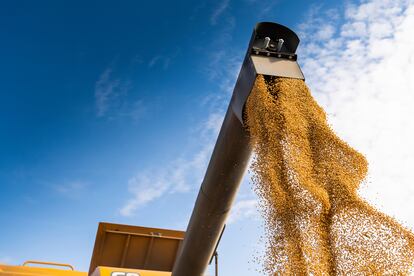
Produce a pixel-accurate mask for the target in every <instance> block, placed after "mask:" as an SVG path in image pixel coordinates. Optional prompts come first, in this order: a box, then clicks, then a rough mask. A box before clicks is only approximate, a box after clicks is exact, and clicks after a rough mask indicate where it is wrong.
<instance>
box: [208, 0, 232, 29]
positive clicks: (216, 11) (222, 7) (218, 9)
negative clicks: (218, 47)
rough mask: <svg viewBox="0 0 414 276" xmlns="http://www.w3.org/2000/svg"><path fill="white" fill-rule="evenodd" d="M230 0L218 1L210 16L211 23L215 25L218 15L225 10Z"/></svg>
mask: <svg viewBox="0 0 414 276" xmlns="http://www.w3.org/2000/svg"><path fill="white" fill-rule="evenodd" d="M229 4H230V0H222V1H220V2H219V5H218V6H217V7H216V8H215V9H214V11H213V13H212V14H211V17H210V23H211V25H216V24H217V21H218V19H219V18H220V16H221V15H222V14H223V13H224V12H225V11H226V9H227V8H228V7H229Z"/></svg>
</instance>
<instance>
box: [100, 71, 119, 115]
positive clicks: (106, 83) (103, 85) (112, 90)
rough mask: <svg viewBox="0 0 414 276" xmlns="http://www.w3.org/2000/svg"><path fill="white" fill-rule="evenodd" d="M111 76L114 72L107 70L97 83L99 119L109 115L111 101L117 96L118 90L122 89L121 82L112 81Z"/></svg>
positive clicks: (117, 80)
mask: <svg viewBox="0 0 414 276" xmlns="http://www.w3.org/2000/svg"><path fill="white" fill-rule="evenodd" d="M111 74H112V70H111V69H110V68H107V69H106V70H105V71H103V72H102V74H101V75H100V76H99V79H98V81H97V82H96V83H95V104H96V115H97V116H98V117H102V116H104V115H105V114H106V113H107V111H108V108H109V104H110V100H111V99H112V98H114V97H116V96H117V89H119V88H120V80H119V79H112V78H111Z"/></svg>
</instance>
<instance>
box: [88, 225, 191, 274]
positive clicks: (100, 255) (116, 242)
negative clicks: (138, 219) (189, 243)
mask: <svg viewBox="0 0 414 276" xmlns="http://www.w3.org/2000/svg"><path fill="white" fill-rule="evenodd" d="M184 234H185V233H184V232H183V231H175V230H169V229H160V228H151V227H141V226H132V225H122V224H114V223H105V222H101V223H99V227H98V231H97V233H96V239H95V246H94V249H93V254H92V259H91V264H90V267H89V273H90V274H92V272H93V271H95V268H96V267H118V268H127V269H141V270H143V271H150V270H151V271H165V272H171V271H172V268H173V266H174V263H175V259H176V257H177V253H178V251H179V249H180V246H181V243H182V241H183V239H184ZM168 275H169V274H168Z"/></svg>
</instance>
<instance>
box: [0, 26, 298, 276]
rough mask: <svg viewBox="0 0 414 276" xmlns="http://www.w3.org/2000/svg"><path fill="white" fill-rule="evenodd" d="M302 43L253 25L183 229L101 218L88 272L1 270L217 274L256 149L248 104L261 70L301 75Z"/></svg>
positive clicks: (13, 270) (44, 270) (0, 270)
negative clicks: (246, 118) (209, 270)
mask: <svg viewBox="0 0 414 276" xmlns="http://www.w3.org/2000/svg"><path fill="white" fill-rule="evenodd" d="M298 44H299V38H298V36H297V35H296V34H295V33H294V32H293V31H292V30H290V29H288V28H286V27H284V26H282V25H279V24H276V23H270V22H263V23H259V24H257V25H256V27H255V29H254V31H253V34H252V38H251V40H250V43H249V47H248V50H247V53H246V57H245V59H244V62H243V65H242V68H241V70H240V74H239V77H238V79H237V82H236V86H235V88H234V91H233V96H232V98H231V101H230V105H229V107H228V110H227V113H226V116H225V118H224V121H223V125H222V127H221V130H220V134H219V136H218V139H217V142H216V145H215V148H214V151H213V154H212V156H211V159H210V163H209V165H208V168H207V172H206V174H205V177H204V180H203V183H202V184H201V188H200V191H199V194H198V197H197V200H196V203H195V206H194V210H193V213H192V215H191V219H190V222H189V224H188V227H187V231H186V232H182V231H174V230H166V229H156V228H146V227H139V226H128V225H118V224H110V223H100V224H99V227H98V232H97V235H96V240H95V246H94V250H93V254H92V259H91V263H90V267H89V272H79V271H75V270H74V268H73V267H72V266H71V265H68V264H59V263H48V262H38V261H27V262H25V263H24V264H23V265H22V266H7V265H0V275H22V276H23V275H24V276H29V275H30V276H34V275H56V276H59V275H61V276H86V275H90V276H201V275H203V273H204V271H205V269H206V267H207V266H208V264H209V263H211V261H212V260H213V258H214V257H215V264H216V267H215V268H216V275H217V274H218V271H217V270H218V269H217V252H216V249H217V245H218V243H219V240H220V238H221V235H222V233H223V230H224V227H225V221H226V218H227V216H228V214H229V211H230V208H231V206H232V204H233V201H234V198H235V195H236V193H237V191H238V188H239V185H240V182H241V180H242V177H243V175H244V172H245V170H246V166H247V164H248V161H249V158H250V155H251V151H252V150H251V147H250V145H249V135H248V133H247V131H246V129H245V127H244V125H243V109H244V105H245V103H246V100H247V98H248V96H249V94H250V92H251V90H252V88H253V85H254V82H255V80H256V77H257V75H265V77H266V76H267V77H268V78H269V77H272V76H276V77H288V78H297V79H304V77H303V74H302V71H301V70H300V68H299V65H298V63H297V62H296V54H295V51H296V48H297V46H298ZM33 265H36V266H33ZM39 265H41V266H48V267H39ZM50 266H57V267H58V268H50Z"/></svg>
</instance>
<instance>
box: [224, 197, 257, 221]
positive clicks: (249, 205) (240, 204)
mask: <svg viewBox="0 0 414 276" xmlns="http://www.w3.org/2000/svg"><path fill="white" fill-rule="evenodd" d="M257 210H258V205H257V200H256V199H241V200H239V201H237V202H236V203H235V204H234V205H233V207H232V209H231V213H230V216H229V218H228V220H227V224H232V223H236V222H238V221H243V220H246V219H253V218H257V217H258V215H259V213H258V211H257Z"/></svg>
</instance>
